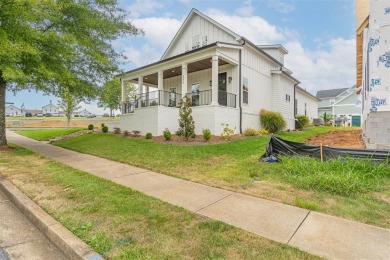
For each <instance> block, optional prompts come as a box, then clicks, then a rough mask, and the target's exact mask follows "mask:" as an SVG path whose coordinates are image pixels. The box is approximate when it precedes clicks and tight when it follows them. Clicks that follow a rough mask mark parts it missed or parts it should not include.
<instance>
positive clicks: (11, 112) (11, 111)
mask: <svg viewBox="0 0 390 260" xmlns="http://www.w3.org/2000/svg"><path fill="white" fill-rule="evenodd" d="M5 114H6V115H8V116H18V115H21V114H22V110H21V109H20V108H17V107H15V106H13V105H11V106H7V107H5Z"/></svg>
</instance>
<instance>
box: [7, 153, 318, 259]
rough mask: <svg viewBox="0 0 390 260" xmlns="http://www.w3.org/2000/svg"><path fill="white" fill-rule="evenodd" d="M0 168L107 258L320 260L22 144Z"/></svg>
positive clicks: (31, 196)
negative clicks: (45, 155) (31, 150)
mask: <svg viewBox="0 0 390 260" xmlns="http://www.w3.org/2000/svg"><path fill="white" fill-rule="evenodd" d="M0 172H1V174H2V175H4V176H6V177H7V179H9V180H11V181H12V182H13V183H14V184H15V185H16V186H17V187H19V188H20V189H21V190H22V191H23V192H24V193H25V194H27V195H28V196H29V197H30V198H32V199H33V200H34V201H35V202H37V203H38V204H39V205H40V206H41V207H43V208H44V209H45V210H46V211H47V212H48V213H49V214H50V215H52V216H54V218H55V219H57V220H58V221H59V222H61V223H62V224H63V225H64V226H65V227H67V228H68V229H69V230H71V231H72V232H73V233H74V234H75V235H77V236H78V237H79V238H81V239H82V240H84V241H85V242H87V244H89V245H90V246H91V247H92V248H93V249H94V250H96V251H97V252H98V253H100V254H102V255H103V256H104V257H105V258H106V259H318V258H317V257H315V256H312V255H310V254H307V253H305V252H302V251H300V250H298V249H296V248H292V247H290V246H287V245H285V244H280V243H276V242H273V241H271V240H268V239H265V238H262V237H260V236H256V235H254V234H251V233H249V232H246V231H244V230H241V229H238V228H235V227H232V226H230V225H227V224H224V223H222V222H219V221H214V220H210V219H208V218H206V217H202V216H200V215H197V214H194V213H191V212H189V211H187V210H184V209H181V208H179V207H176V206H173V205H170V204H168V203H165V202H162V201H160V200H158V199H154V198H151V197H149V196H146V195H144V194H142V193H140V192H136V191H133V190H131V189H129V188H125V187H122V186H120V185H117V184H115V183H113V182H111V181H106V180H103V179H100V178H97V177H95V176H92V175H89V174H86V173H84V172H81V171H77V170H74V169H72V168H69V167H67V166H64V165H62V164H59V163H56V162H53V161H50V160H48V159H45V158H43V157H41V156H39V155H36V154H34V153H32V152H30V151H28V150H25V149H22V148H16V149H14V150H11V151H6V152H1V153H0Z"/></svg>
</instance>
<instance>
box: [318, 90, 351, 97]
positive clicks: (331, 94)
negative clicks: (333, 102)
mask: <svg viewBox="0 0 390 260" xmlns="http://www.w3.org/2000/svg"><path fill="white" fill-rule="evenodd" d="M347 89H348V88H337V89H326V90H319V91H317V95H316V97H317V98H335V97H337V96H338V95H340V94H341V93H343V92H344V91H346V90H347Z"/></svg>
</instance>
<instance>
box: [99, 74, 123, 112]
mask: <svg viewBox="0 0 390 260" xmlns="http://www.w3.org/2000/svg"><path fill="white" fill-rule="evenodd" d="M121 92H122V87H121V82H120V80H119V79H118V78H114V79H112V80H109V81H106V82H105V83H104V85H103V87H102V89H100V91H99V101H98V103H97V105H98V107H102V108H104V109H106V108H108V109H110V116H112V111H113V110H116V109H119V108H120V107H121Z"/></svg>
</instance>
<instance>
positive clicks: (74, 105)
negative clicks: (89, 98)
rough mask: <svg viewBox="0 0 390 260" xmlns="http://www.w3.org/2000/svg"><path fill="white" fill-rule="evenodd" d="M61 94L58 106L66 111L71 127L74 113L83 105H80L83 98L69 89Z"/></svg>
mask: <svg viewBox="0 0 390 260" xmlns="http://www.w3.org/2000/svg"><path fill="white" fill-rule="evenodd" d="M60 96H61V100H60V101H58V107H59V108H60V109H61V110H62V111H64V112H65V116H66V119H67V122H68V123H67V124H68V127H69V125H70V119H71V118H72V114H73V113H74V112H75V111H76V110H78V109H80V108H81V106H79V104H80V102H81V99H80V98H77V97H76V96H74V95H72V93H70V92H69V91H65V92H63V93H62V94H61V95H60Z"/></svg>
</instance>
